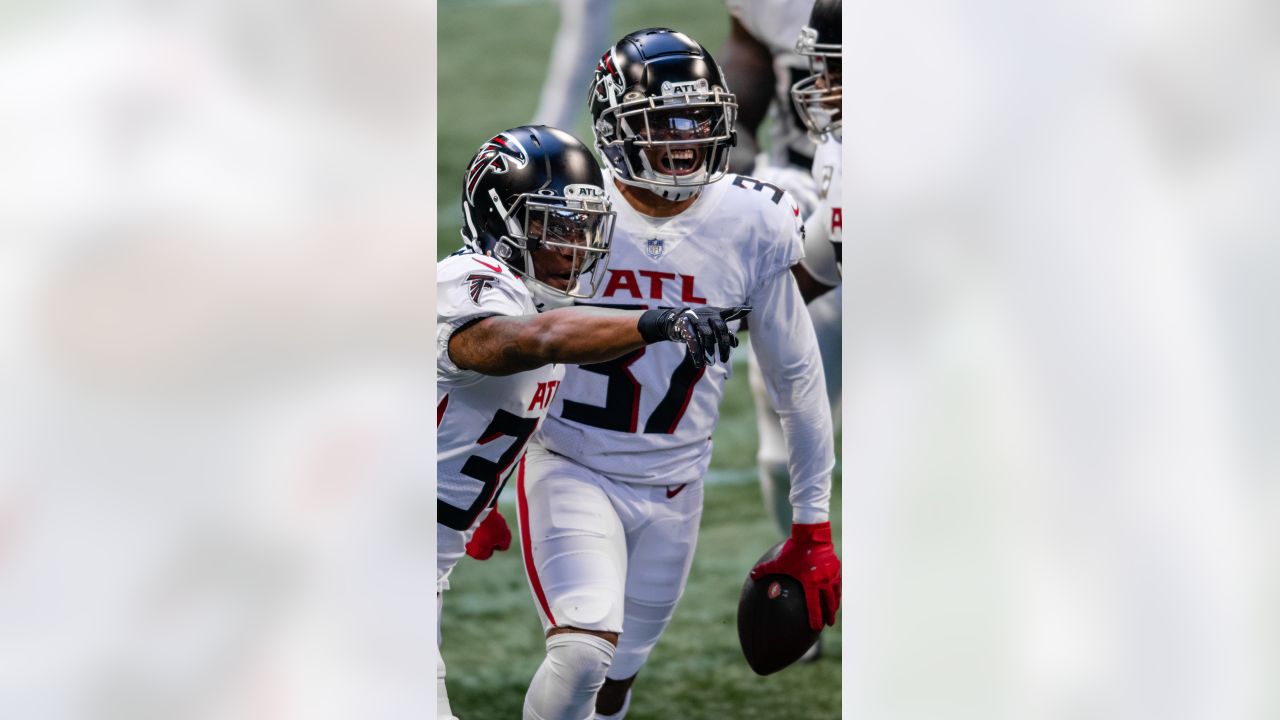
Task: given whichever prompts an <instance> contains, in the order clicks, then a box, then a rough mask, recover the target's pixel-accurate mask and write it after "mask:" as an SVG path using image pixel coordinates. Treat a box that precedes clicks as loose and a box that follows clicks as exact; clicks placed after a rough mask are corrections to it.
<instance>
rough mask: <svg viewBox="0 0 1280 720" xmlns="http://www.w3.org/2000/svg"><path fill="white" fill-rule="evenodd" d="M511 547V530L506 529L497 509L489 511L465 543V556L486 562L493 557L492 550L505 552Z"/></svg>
mask: <svg viewBox="0 0 1280 720" xmlns="http://www.w3.org/2000/svg"><path fill="white" fill-rule="evenodd" d="M509 547H511V530H510V529H508V528H507V520H506V518H504V517H502V513H500V512H498V508H494V509H493V510H490V511H489V514H488V515H486V516H485V518H484V520H481V521H480V526H479V527H477V528H476V531H475V533H474V534H473V535H472V536H471V542H469V543H467V554H468V555H470V556H471V557H473V558H475V559H477V560H488V559H489V558H491V557H493V551H494V550H499V551H501V550H506V549H507V548H509Z"/></svg>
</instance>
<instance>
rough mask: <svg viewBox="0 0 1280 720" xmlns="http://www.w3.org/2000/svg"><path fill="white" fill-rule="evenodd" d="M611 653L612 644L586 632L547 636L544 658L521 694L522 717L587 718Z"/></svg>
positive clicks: (533, 719) (547, 719)
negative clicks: (523, 696) (525, 690)
mask: <svg viewBox="0 0 1280 720" xmlns="http://www.w3.org/2000/svg"><path fill="white" fill-rule="evenodd" d="M613 652H614V647H613V643H611V642H609V641H608V640H605V639H604V638H602V637H599V636H597V635H592V634H590V633H582V632H568V633H559V634H556V635H552V636H551V637H549V638H547V657H546V658H545V659H543V661H542V665H541V666H540V667H539V668H538V671H537V672H536V673H534V676H533V681H532V682H531V683H529V690H528V692H527V693H526V694H525V698H524V718H525V720H560V719H561V718H589V717H591V713H592V712H593V711H594V709H595V704H596V693H597V692H599V691H600V687H601V686H602V685H604V678H605V673H607V672H608V671H609V665H610V664H611V663H612V662H613Z"/></svg>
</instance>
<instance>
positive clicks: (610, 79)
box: [593, 48, 626, 102]
mask: <svg viewBox="0 0 1280 720" xmlns="http://www.w3.org/2000/svg"><path fill="white" fill-rule="evenodd" d="M593 87H594V89H595V93H596V99H597V100H599V101H600V102H615V101H616V100H615V99H616V98H619V97H621V96H622V91H623V89H624V88H625V87H626V82H625V80H624V79H623V77H622V73H620V72H618V64H617V63H616V62H615V61H614V59H613V48H609V49H608V50H607V51H605V54H604V55H601V56H600V62H598V63H596V81H595V84H594V85H593Z"/></svg>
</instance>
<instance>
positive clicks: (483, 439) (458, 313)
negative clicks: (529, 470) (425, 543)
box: [436, 251, 564, 530]
mask: <svg viewBox="0 0 1280 720" xmlns="http://www.w3.org/2000/svg"><path fill="white" fill-rule="evenodd" d="M536 313H537V308H536V307H534V302H533V296H532V295H530V294H529V290H528V288H526V287H525V284H524V282H523V281H521V280H520V279H519V278H516V277H515V276H513V275H512V274H511V270H510V269H509V268H507V267H505V266H503V265H502V264H501V263H499V262H498V261H496V260H494V259H493V258H490V257H486V256H484V255H480V254H478V253H474V252H469V251H460V252H457V253H454V254H453V255H450V256H449V257H447V258H445V259H444V260H441V261H440V262H439V263H438V264H437V265H436V488H437V489H436V509H437V515H438V516H437V520H438V522H440V523H441V524H443V525H445V526H447V527H450V528H453V529H454V530H466V529H467V528H468V527H470V526H471V525H472V524H473V523H474V522H475V520H476V518H477V517H478V516H479V515H480V513H481V511H483V510H484V508H485V506H486V505H488V503H489V502H490V501H492V499H493V498H494V496H495V495H496V494H497V492H498V490H499V489H500V488H501V486H502V482H503V481H504V479H505V478H506V476H507V474H508V473H509V472H511V469H512V468H513V467H515V464H516V461H517V460H519V459H520V455H521V454H522V453H523V452H524V446H525V444H526V443H527V442H528V441H529V438H530V437H532V436H533V432H534V430H536V429H537V427H538V422H539V421H540V420H541V419H542V418H543V417H545V416H546V414H547V409H548V408H549V407H550V406H551V398H552V397H553V396H554V395H555V393H556V388H557V387H558V386H559V384H560V379H561V378H562V377H564V367H563V366H561V365H545V366H543V367H540V368H538V369H536V370H529V371H527V372H522V373H515V374H514V375H507V376H494V375H484V374H481V373H478V372H475V371H473V370H463V369H461V368H459V367H458V366H457V365H455V364H454V363H453V361H452V360H450V359H449V338H451V337H452V336H453V332H454V331H455V330H457V329H458V328H460V327H462V326H464V325H467V324H469V323H471V322H473V321H475V320H477V319H480V318H484V317H488V316H491V315H514V316H519V315H534V314H536Z"/></svg>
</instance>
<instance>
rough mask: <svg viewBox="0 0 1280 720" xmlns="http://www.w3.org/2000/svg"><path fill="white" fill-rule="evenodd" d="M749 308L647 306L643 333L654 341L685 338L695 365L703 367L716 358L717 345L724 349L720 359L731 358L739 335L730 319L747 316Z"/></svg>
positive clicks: (642, 315) (641, 333) (640, 327)
mask: <svg viewBox="0 0 1280 720" xmlns="http://www.w3.org/2000/svg"><path fill="white" fill-rule="evenodd" d="M749 312H751V308H750V307H746V306H737V307H730V308H719V307H700V308H687V307H686V308H658V309H656V310H646V311H645V312H644V313H643V314H641V315H640V321H639V330H640V336H641V337H643V338H644V340H645V342H650V343H654V342H658V341H660V340H670V341H672V342H683V343H684V344H685V346H686V347H687V348H688V349H689V357H691V358H693V366H694V367H699V368H700V367H702V366H703V365H706V364H707V361H709V360H714V359H715V356H716V348H719V349H720V362H728V361H729V349H730V348H735V347H737V346H738V336H737V335H735V334H734V333H733V331H731V330H730V329H729V323H731V322H733V321H734V320H739V319H741V318H744V317H746V316H747V313H749Z"/></svg>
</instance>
